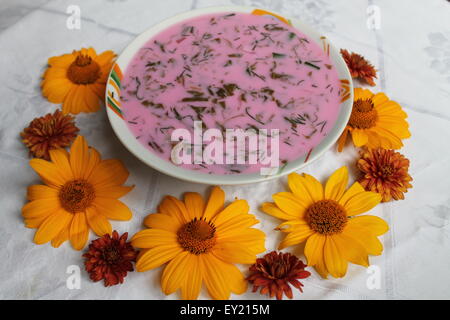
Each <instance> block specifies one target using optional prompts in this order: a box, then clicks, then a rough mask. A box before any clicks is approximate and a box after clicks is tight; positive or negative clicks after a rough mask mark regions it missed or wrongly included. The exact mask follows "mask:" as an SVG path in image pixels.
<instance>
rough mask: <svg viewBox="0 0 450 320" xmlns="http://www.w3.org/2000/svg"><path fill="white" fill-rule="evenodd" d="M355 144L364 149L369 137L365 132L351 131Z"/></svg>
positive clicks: (359, 130)
mask: <svg viewBox="0 0 450 320" xmlns="http://www.w3.org/2000/svg"><path fill="white" fill-rule="evenodd" d="M351 135H352V139H353V144H354V145H355V146H357V147H362V146H364V145H366V144H367V142H368V141H369V137H368V136H367V134H366V132H365V130H361V129H353V130H352V131H351Z"/></svg>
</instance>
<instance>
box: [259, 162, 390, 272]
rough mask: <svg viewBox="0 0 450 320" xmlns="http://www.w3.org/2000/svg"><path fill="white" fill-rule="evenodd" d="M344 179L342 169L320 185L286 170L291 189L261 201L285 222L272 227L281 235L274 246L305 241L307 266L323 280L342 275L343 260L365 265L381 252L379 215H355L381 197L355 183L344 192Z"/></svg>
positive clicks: (382, 229) (382, 225)
mask: <svg viewBox="0 0 450 320" xmlns="http://www.w3.org/2000/svg"><path fill="white" fill-rule="evenodd" d="M347 183H348V170H347V167H342V168H340V169H338V170H337V171H336V172H334V173H333V174H332V175H331V176H330V178H329V179H328V181H327V183H326V185H325V188H324V187H323V186H322V184H321V183H320V182H319V181H317V180H316V179H315V178H314V177H312V176H310V175H308V174H303V175H299V174H297V173H291V174H290V175H289V176H288V184H289V188H290V189H291V192H280V193H276V194H274V195H273V196H272V198H273V200H274V201H275V203H271V202H266V203H264V204H263V205H262V211H264V212H265V213H267V214H269V215H271V216H274V217H276V218H279V219H282V220H286V222H284V223H282V224H280V225H279V226H278V228H277V230H281V231H282V232H286V233H287V236H286V237H285V238H284V240H283V241H282V242H281V243H280V245H279V247H278V248H279V249H280V250H281V249H283V248H286V247H288V246H292V245H296V244H300V243H303V242H306V245H305V250H304V253H305V256H306V259H307V260H308V265H310V266H314V267H315V269H316V270H317V272H318V273H319V274H320V275H321V276H322V277H324V278H327V276H328V274H331V275H332V276H333V277H336V278H339V277H343V276H344V275H345V274H346V272H347V265H348V262H351V263H355V264H358V265H362V266H366V267H367V266H368V265H369V260H368V255H380V254H381V252H382V251H383V245H382V244H381V242H380V241H379V240H378V238H377V236H380V235H382V234H384V233H385V232H386V231H387V230H388V229H389V228H388V225H387V224H386V222H385V221H384V220H383V219H381V218H378V217H375V216H369V215H364V216H357V215H359V214H361V213H363V212H366V211H368V210H370V209H372V208H373V207H375V206H376V205H377V204H378V203H380V201H381V196H380V195H379V194H377V193H374V192H368V191H365V190H364V189H363V187H362V186H361V185H360V184H359V183H358V182H356V183H354V184H353V185H352V186H351V187H350V188H349V189H348V190H346V188H347Z"/></svg>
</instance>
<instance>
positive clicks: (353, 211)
mask: <svg viewBox="0 0 450 320" xmlns="http://www.w3.org/2000/svg"><path fill="white" fill-rule="evenodd" d="M381 198H382V197H381V195H380V194H378V193H375V192H370V191H365V192H360V193H357V194H356V195H354V196H353V197H351V198H350V199H348V201H347V202H346V203H345V205H344V208H345V210H346V213H347V216H354V215H358V214H361V213H364V212H367V211H369V210H370V209H372V208H374V207H375V206H376V205H377V204H379V203H380V202H381Z"/></svg>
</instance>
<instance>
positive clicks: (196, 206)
mask: <svg viewBox="0 0 450 320" xmlns="http://www.w3.org/2000/svg"><path fill="white" fill-rule="evenodd" d="M184 203H185V206H186V209H187V213H188V214H189V220H193V219H194V218H197V219H200V218H201V217H202V216H203V211H204V210H205V202H204V201H203V198H202V196H201V195H200V194H198V193H197V192H186V193H185V194H184Z"/></svg>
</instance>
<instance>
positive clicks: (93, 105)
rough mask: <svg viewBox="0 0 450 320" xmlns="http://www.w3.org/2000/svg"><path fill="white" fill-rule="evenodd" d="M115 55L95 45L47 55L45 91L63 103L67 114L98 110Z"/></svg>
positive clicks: (45, 93)
mask: <svg viewBox="0 0 450 320" xmlns="http://www.w3.org/2000/svg"><path fill="white" fill-rule="evenodd" d="M115 57H116V55H115V54H114V52H112V51H105V52H103V53H102V54H100V55H97V53H96V52H95V50H94V49H93V48H89V49H85V48H83V49H81V50H79V51H75V50H74V51H73V52H72V53H70V54H63V55H62V56H59V57H52V58H50V59H48V65H49V67H48V68H47V70H46V71H45V73H44V75H43V81H42V83H41V88H42V94H43V95H44V97H46V98H47V99H48V101H50V102H52V103H62V111H63V113H64V114H67V113H73V114H78V113H80V112H95V111H98V110H99V108H100V100H103V98H104V96H105V88H106V80H107V78H108V74H109V71H110V70H111V67H112V64H113V62H114V58H115Z"/></svg>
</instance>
